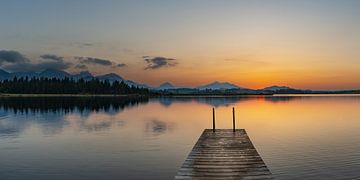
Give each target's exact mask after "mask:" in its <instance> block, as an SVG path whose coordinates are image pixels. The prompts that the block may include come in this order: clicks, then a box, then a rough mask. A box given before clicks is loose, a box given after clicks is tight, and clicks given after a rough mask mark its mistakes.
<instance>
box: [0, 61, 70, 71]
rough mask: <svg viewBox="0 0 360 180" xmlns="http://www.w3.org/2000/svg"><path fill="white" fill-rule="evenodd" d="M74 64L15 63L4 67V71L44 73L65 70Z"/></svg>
mask: <svg viewBox="0 0 360 180" xmlns="http://www.w3.org/2000/svg"><path fill="white" fill-rule="evenodd" d="M72 65H73V64H72V63H70V62H64V61H42V62H38V63H29V62H26V63H14V64H9V65H5V66H3V68H4V69H6V70H9V71H14V72H16V71H35V72H38V71H42V70H45V69H58V70H65V69H68V68H70V67H71V66H72Z"/></svg>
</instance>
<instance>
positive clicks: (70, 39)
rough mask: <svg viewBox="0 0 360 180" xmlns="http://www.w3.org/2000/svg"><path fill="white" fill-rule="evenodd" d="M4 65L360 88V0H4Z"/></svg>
mask: <svg viewBox="0 0 360 180" xmlns="http://www.w3.org/2000/svg"><path fill="white" fill-rule="evenodd" d="M0 3H1V5H0V68H1V69H4V70H7V71H10V72H13V71H41V70H43V69H45V68H57V69H60V70H65V71H67V72H70V73H76V72H80V71H84V70H88V71H90V72H91V73H93V74H95V75H100V74H105V73H110V72H114V73H118V74H119V75H121V76H123V77H124V78H126V79H130V80H134V81H137V82H141V83H146V84H149V85H159V84H161V83H163V82H167V81H168V82H171V83H173V84H175V85H178V86H197V85H201V84H206V83H210V82H212V81H222V82H225V81H226V82H230V83H233V84H236V85H238V86H241V87H248V88H263V87H266V86H271V85H286V86H291V87H294V88H303V89H314V90H322V89H360V59H359V57H360V11H359V10H358V7H360V1H357V0H353V1H352V0H346V1H343V0H336V1H335V0H302V1H295V0H293V1H292V0H262V1H260V0H247V1H246V0H243V1H241V0H226V1H218V0H197V1H190V0H162V1H160V0H151V1H149V0H143V1H141V0H129V1H121V0H103V1H97V0H77V1H73V0H61V1H59V0H27V1H22V0H0Z"/></svg>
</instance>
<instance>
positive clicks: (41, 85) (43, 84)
mask: <svg viewBox="0 0 360 180" xmlns="http://www.w3.org/2000/svg"><path fill="white" fill-rule="evenodd" d="M0 93H9V94H117V95H120V94H148V93H149V90H148V89H146V88H139V87H134V86H131V87H130V86H129V85H127V84H126V83H124V82H123V81H121V82H119V81H115V82H109V81H107V80H105V81H100V80H98V79H92V80H84V79H79V80H74V79H72V78H71V79H70V78H64V79H58V78H30V79H29V78H27V77H26V78H23V77H21V78H17V77H14V78H13V79H12V80H4V81H0Z"/></svg>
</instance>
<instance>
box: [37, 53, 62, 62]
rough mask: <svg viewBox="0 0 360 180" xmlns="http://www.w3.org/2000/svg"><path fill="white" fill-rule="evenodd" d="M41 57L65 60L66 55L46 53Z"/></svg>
mask: <svg viewBox="0 0 360 180" xmlns="http://www.w3.org/2000/svg"><path fill="white" fill-rule="evenodd" d="M40 57H41V58H43V59H47V60H54V61H64V57H62V56H57V55H54V54H44V55H41V56H40Z"/></svg>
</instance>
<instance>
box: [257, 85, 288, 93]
mask: <svg viewBox="0 0 360 180" xmlns="http://www.w3.org/2000/svg"><path fill="white" fill-rule="evenodd" d="M289 89H292V88H290V87H287V86H270V87H266V88H264V89H262V90H263V91H272V92H276V91H281V90H289Z"/></svg>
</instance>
